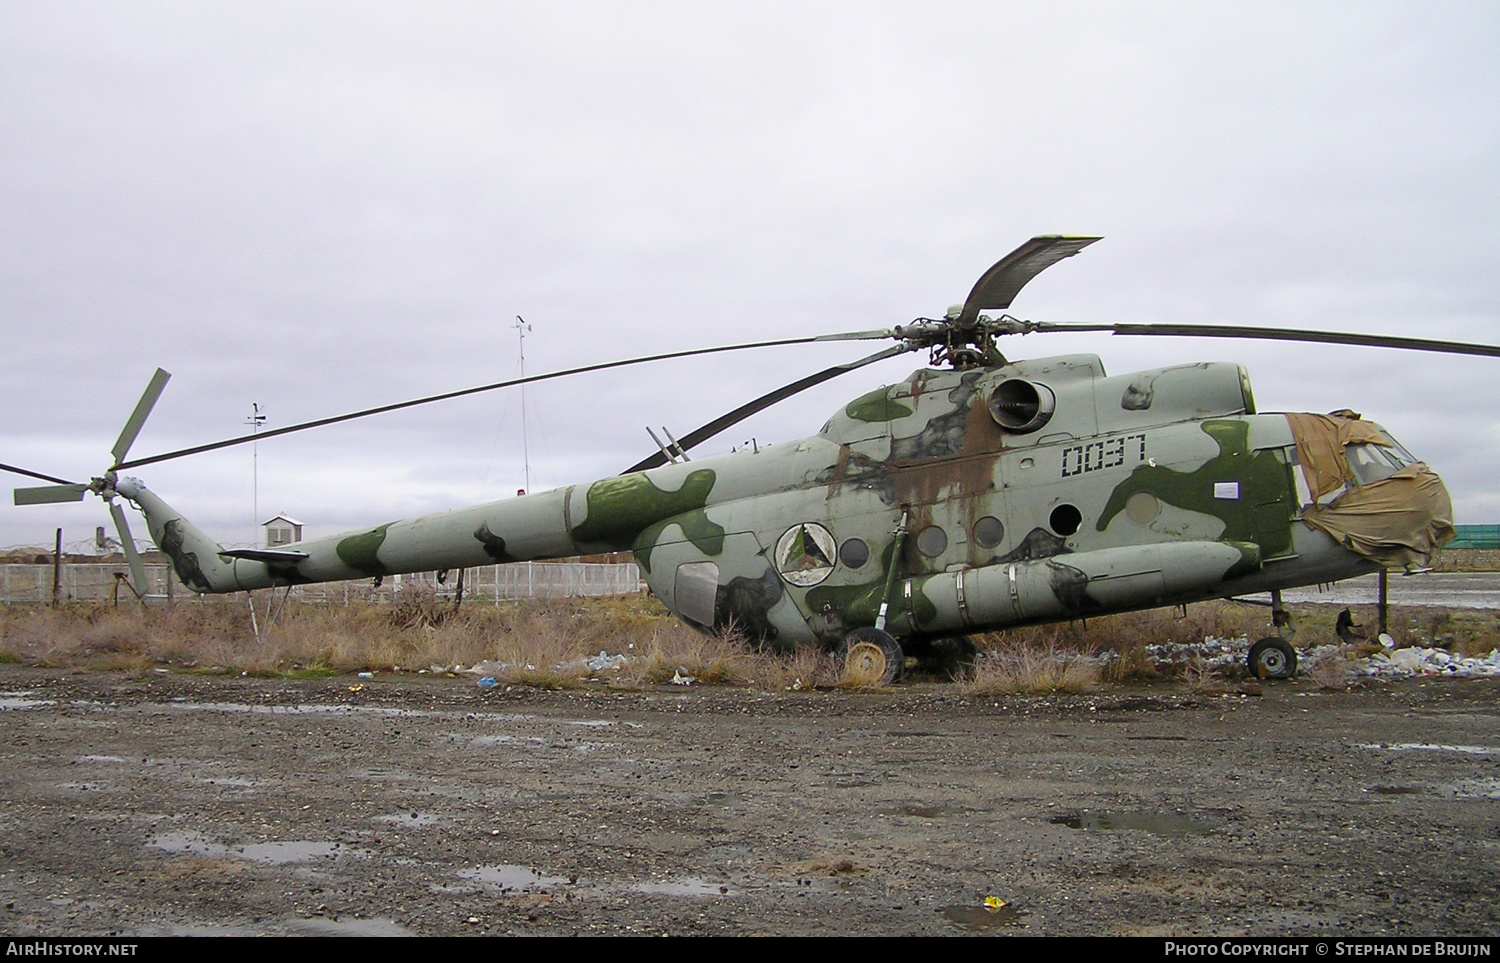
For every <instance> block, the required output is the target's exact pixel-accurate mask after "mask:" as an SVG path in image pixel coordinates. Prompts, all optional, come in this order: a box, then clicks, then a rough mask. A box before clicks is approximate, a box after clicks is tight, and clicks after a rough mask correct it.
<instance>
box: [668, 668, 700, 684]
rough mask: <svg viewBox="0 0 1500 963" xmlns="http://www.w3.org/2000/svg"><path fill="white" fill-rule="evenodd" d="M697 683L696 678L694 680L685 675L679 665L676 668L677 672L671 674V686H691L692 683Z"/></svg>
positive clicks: (692, 677)
mask: <svg viewBox="0 0 1500 963" xmlns="http://www.w3.org/2000/svg"><path fill="white" fill-rule="evenodd" d="M697 681H698V680H697V678H695V677H694V676H690V675H688V674H687V673H685V672H684V671H683V669H682V666H680V665H679V666H678V667H677V671H676V672H673V673H672V684H673V685H692V684H693V683H694V682H697Z"/></svg>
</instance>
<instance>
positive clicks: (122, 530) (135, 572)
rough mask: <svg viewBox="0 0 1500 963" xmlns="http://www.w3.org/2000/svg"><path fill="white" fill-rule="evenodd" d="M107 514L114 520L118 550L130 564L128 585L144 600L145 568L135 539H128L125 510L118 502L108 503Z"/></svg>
mask: <svg viewBox="0 0 1500 963" xmlns="http://www.w3.org/2000/svg"><path fill="white" fill-rule="evenodd" d="M109 513H110V514H111V515H113V516H114V518H115V531H116V532H118V533H119V535H120V548H121V550H122V551H124V552H125V561H127V562H129V563H130V584H131V585H134V586H135V591H136V594H137V595H139V596H141V597H142V598H144V597H145V595H146V566H145V565H143V564H141V556H140V553H138V552H137V551H136V550H135V539H133V538H131V537H130V523H129V522H127V521H126V520H125V509H123V508H121V507H120V503H119V502H110V505H109Z"/></svg>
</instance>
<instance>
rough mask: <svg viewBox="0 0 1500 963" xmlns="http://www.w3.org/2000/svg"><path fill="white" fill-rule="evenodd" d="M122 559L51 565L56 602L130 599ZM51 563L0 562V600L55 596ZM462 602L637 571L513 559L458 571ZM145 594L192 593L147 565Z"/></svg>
mask: <svg viewBox="0 0 1500 963" xmlns="http://www.w3.org/2000/svg"><path fill="white" fill-rule="evenodd" d="M129 571H130V570H129V568H128V566H126V565H125V564H124V563H123V562H114V563H109V562H92V563H89V562H65V563H63V564H62V565H61V566H60V567H59V568H58V570H57V599H58V600H59V601H61V602H108V601H111V600H112V599H116V598H120V599H124V600H126V601H129V600H131V599H132V598H133V593H132V592H131V589H130V585H129V582H128V581H127V579H128V573H129ZM52 572H53V569H52V566H51V565H20V564H0V604H3V605H26V604H45V603H50V602H51V601H52V599H53V588H52ZM463 579H464V600H465V601H475V602H495V603H498V602H508V601H514V600H516V599H560V598H573V597H576V596H580V595H589V596H594V595H628V594H630V593H632V592H639V591H640V590H641V570H640V568H639V566H637V565H636V564H635V563H633V562H624V563H596V562H514V563H512V564H509V565H483V566H479V567H477V568H470V569H465V570H464V575H463ZM146 584H147V590H146V595H147V597H148V598H153V599H174V600H191V599H195V598H197V596H196V595H195V594H194V593H193V592H191V591H189V590H188V589H187V588H186V587H184V586H183V584H182V582H180V581H179V580H178V579H177V574H176V573H175V572H173V571H172V569H171V566H168V565H164V564H147V565H146ZM457 588H458V572H456V571H453V572H449V573H448V576H447V578H446V579H445V580H444V581H443V582H442V583H439V582H438V580H437V573H435V572H416V573H412V574H408V575H389V576H386V577H385V578H384V579H383V580H382V581H381V584H380V585H379V586H376V585H375V584H374V580H373V579H361V580H360V581H357V582H321V583H318V584H316V585H295V586H293V587H292V591H291V595H290V596H289V598H288V601H295V602H309V603H314V604H325V605H326V604H340V603H342V604H346V605H347V604H348V603H349V601H350V600H364V601H368V602H389V601H391V599H392V598H393V597H395V595H396V594H397V593H401V592H410V591H413V590H419V591H424V592H431V593H433V594H435V595H437V596H439V597H447V598H451V597H453V595H454V594H455V593H456V591H457Z"/></svg>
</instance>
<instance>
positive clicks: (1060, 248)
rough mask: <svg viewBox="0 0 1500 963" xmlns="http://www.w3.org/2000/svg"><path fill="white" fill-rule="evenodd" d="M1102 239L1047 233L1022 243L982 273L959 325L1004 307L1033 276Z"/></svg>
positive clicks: (972, 321)
mask: <svg viewBox="0 0 1500 963" xmlns="http://www.w3.org/2000/svg"><path fill="white" fill-rule="evenodd" d="M1098 240H1100V238H1097V237H1063V236H1062V235H1061V234H1043V235H1042V236H1040V237H1034V238H1032V239H1031V240H1029V241H1027V242H1026V243H1025V244H1022V245H1021V246H1020V247H1018V248H1016V249H1015V250H1014V251H1011V252H1010V253H1009V254H1007V255H1005V257H1003V258H1001V259H1000V260H998V261H996V262H995V264H994V266H993V267H991V268H990V269H989V270H988V271H986V272H984V274H982V275H980V278H979V280H978V281H976V282H975V283H974V290H972V291H970V292H969V297H968V300H966V301H964V307H963V311H962V312H960V314H959V316H958V324H959V326H960V327H962V326H964V325H969V324H973V323H974V321H975V320H977V319H978V318H979V312H980V311H992V310H1001V311H1003V310H1005V309H1006V308H1008V307H1010V303H1011V302H1012V301H1014V300H1015V299H1016V295H1017V294H1020V293H1021V289H1022V288H1024V287H1025V286H1026V285H1027V283H1028V282H1030V281H1031V279H1032V278H1034V277H1036V276H1037V275H1038V274H1041V273H1042V272H1043V271H1045V270H1047V269H1048V268H1049V267H1051V266H1052V265H1054V264H1056V263H1057V262H1058V261H1061V260H1062V259H1063V258H1068V257H1072V256H1073V255H1075V254H1077V253H1078V252H1079V251H1081V250H1083V249H1084V248H1086V247H1088V246H1089V245H1090V244H1093V243H1094V242H1095V241H1098Z"/></svg>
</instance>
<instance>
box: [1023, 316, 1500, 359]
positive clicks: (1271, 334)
mask: <svg viewBox="0 0 1500 963" xmlns="http://www.w3.org/2000/svg"><path fill="white" fill-rule="evenodd" d="M1025 325H1026V327H1027V329H1029V330H1032V331H1038V332H1059V331H1108V332H1110V333H1111V334H1124V335H1131V334H1134V335H1153V336H1158V337H1169V338H1246V339H1250V340H1255V341H1308V342H1314V343H1317V344H1353V345H1361V346H1363V347H1369V348H1401V349H1404V350H1407V351H1435V352H1438V353H1440V354H1467V355H1476V356H1479V357H1486V358H1500V347H1497V346H1495V345H1488V344H1470V343H1468V342H1464V341H1432V340H1429V339H1427V338H1402V337H1396V336H1393V335H1384V334H1351V333H1345V332H1342V331H1308V330H1306V329H1302V328H1240V327H1235V326H1234V325H1228V324H1073V323H1068V322H1056V321H1028V322H1025Z"/></svg>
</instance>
